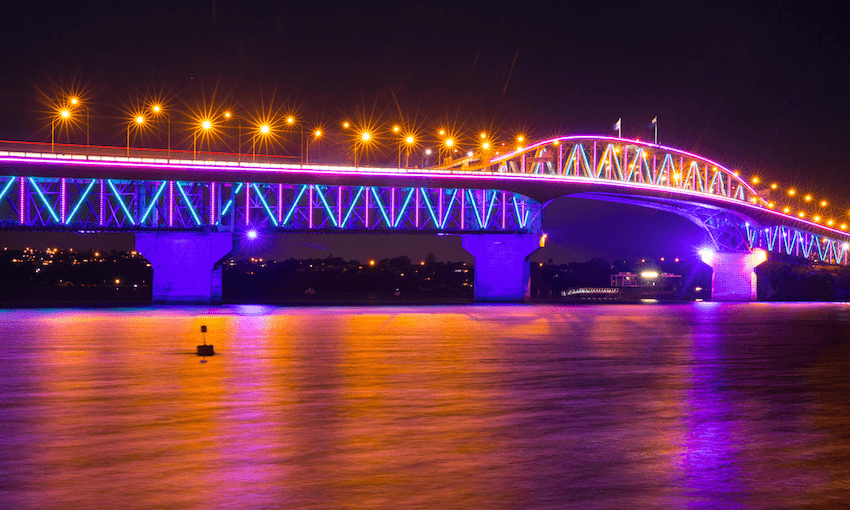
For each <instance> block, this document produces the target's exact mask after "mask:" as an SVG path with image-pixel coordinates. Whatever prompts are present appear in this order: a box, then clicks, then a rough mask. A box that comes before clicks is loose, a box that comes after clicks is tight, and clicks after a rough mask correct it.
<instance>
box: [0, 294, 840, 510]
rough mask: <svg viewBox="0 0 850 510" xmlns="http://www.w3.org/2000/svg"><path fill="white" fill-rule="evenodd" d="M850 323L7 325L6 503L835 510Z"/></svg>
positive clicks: (797, 310) (132, 319)
mask: <svg viewBox="0 0 850 510" xmlns="http://www.w3.org/2000/svg"><path fill="white" fill-rule="evenodd" d="M848 311H850V309H848V307H847V305H842V304H766V303H752V304H740V305H717V304H711V303H704V304H703V303H700V304H691V305H675V306H641V305H631V306H629V305H623V306H612V305H605V306H580V307H567V306H451V307H410V308H308V309H297V308H275V307H267V306H234V307H224V308H147V309H126V310H14V311H8V310H0V340H2V342H3V346H4V348H3V349H2V350H0V369H2V372H1V373H0V428H2V435H0V448H2V452H3V453H2V456H0V473H2V476H0V506H2V507H4V508H5V507H9V508H12V507H15V508H72V507H78V508H80V507H87V508H98V507H104V508H105V507H109V508H151V507H168V508H197V507H210V508H233V507H243V508H258V507H259V508H263V507H265V508H278V507H281V508H286V507H290V508H435V507H436V508H439V507H444V508H564V507H577V508H623V507H629V506H631V507H635V508H644V507H661V508H718V507H722V508H799V507H801V506H805V505H813V506H823V507H830V506H835V504H838V503H840V502H845V503H846V502H847V501H848V485H847V484H848V482H847V481H848V479H850V464H848V460H850V452H848V444H850V443H848V439H850V414H849V413H848V404H847V402H848V401H850V399H848V398H847V395H848V392H847V389H848V378H847V376H848V358H850V347H848V346H849V345H850V344H848V335H849V334H848V325H850V314H848ZM202 324H206V325H207V326H208V328H209V333H207V341H208V343H212V344H214V345H215V348H216V352H217V353H218V354H217V355H216V356H215V357H213V358H209V361H208V362H207V363H205V364H202V363H199V358H198V357H197V356H195V355H194V354H193V353H194V347H195V345H197V344H198V343H200V342H201V335H200V332H199V330H200V326H201V325H202ZM839 506H840V505H839Z"/></svg>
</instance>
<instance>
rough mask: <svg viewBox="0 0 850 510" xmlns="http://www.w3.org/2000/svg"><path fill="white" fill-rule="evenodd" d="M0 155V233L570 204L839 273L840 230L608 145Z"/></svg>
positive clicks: (717, 180) (479, 219) (703, 167)
mask: <svg viewBox="0 0 850 510" xmlns="http://www.w3.org/2000/svg"><path fill="white" fill-rule="evenodd" d="M2 148H3V147H0V149H2ZM8 148H9V149H10V150H0V228H4V229H28V230H69V231H86V232H89V231H92V232H96V231H108V232H116V231H128V232H155V231H199V230H203V231H218V232H241V231H247V230H263V231H280V232H285V231H316V232H342V231H345V232H386V233H390V232H392V233H405V232H412V233H464V234H467V233H491V234H496V233H504V234H516V233H540V232H541V220H542V210H543V207H544V204H545V203H547V202H548V201H550V200H552V199H554V198H557V197H560V196H564V195H570V196H576V197H583V198H590V199H595V200H602V201H615V202H621V203H629V204H635V205H639V206H643V207H650V208H655V209H660V210H665V211H668V212H672V213H675V214H679V215H681V216H684V217H686V218H688V219H690V220H691V221H693V222H694V223H696V224H697V225H699V226H700V227H701V228H703V229H705V231H706V232H708V234H709V236H710V238H711V239H712V241H713V242H714V247H713V248H714V249H715V250H717V251H719V252H730V253H743V252H749V251H752V250H753V249H763V250H766V251H769V252H774V253H782V254H786V255H792V256H796V257H803V258H807V259H810V260H812V261H814V262H820V263H829V264H843V265H847V264H848V262H850V260H848V241H850V236H848V234H847V233H846V232H844V231H842V230H840V229H836V228H831V227H829V226H827V225H824V224H821V223H817V222H814V221H810V220H807V219H803V218H798V217H796V216H791V215H787V214H782V213H781V212H779V211H776V210H774V209H772V208H771V207H770V205H771V203H770V202H769V201H768V198H769V197H768V193H769V191H770V190H757V189H755V188H753V187H752V186H751V185H750V184H749V183H747V182H746V181H744V180H743V179H742V178H740V177H739V176H738V175H737V174H736V173H735V172H733V171H731V170H729V169H728V168H725V167H723V166H722V165H720V164H718V163H716V162H713V161H711V160H709V159H706V158H704V157H702V156H698V155H696V154H691V153H688V152H685V151H681V150H677V149H673V148H669V147H663V146H658V145H654V144H651V143H645V142H637V141H633V140H625V139H619V138H612V137H588V136H569V137H559V138H554V139H551V140H546V141H542V142H539V143H537V144H534V145H531V146H529V147H525V148H523V149H521V150H517V151H514V152H512V153H509V154H504V155H500V156H497V157H492V158H490V157H487V155H486V154H477V155H474V156H472V157H469V158H464V159H461V160H457V161H452V162H451V163H450V164H448V165H444V166H442V167H438V168H430V169H397V168H374V167H351V166H331V165H315V164H310V165H295V164H272V163H256V162H253V161H249V160H247V159H237V158H234V157H233V156H232V155H216V154H203V155H202V157H203V159H168V158H163V157H162V154H160V153H155V152H153V151H138V152H136V151H134V152H133V154H132V155H131V156H130V157H127V156H126V155H123V154H124V150H123V149H120V150H119V149H117V148H86V147H70V148H69V147H63V148H61V149H59V150H58V151H57V153H52V152H48V151H45V150H41V151H38V150H33V146H32V145H27V146H18V147H8Z"/></svg>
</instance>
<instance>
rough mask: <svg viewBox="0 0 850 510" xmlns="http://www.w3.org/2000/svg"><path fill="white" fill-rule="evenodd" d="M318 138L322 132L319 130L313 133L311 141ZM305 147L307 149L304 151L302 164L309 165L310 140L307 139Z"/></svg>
mask: <svg viewBox="0 0 850 510" xmlns="http://www.w3.org/2000/svg"><path fill="white" fill-rule="evenodd" d="M320 136H322V130H321V129H317V130H315V131H313V139H314V140H318V139H319V137H320ZM306 147H307V150H306V151H305V156H304V163H305V164H309V163H310V138H307V144H306Z"/></svg>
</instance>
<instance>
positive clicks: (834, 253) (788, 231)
mask: <svg viewBox="0 0 850 510" xmlns="http://www.w3.org/2000/svg"><path fill="white" fill-rule="evenodd" d="M570 196H571V197H575V198H585V199H590V200H601V201H607V202H616V203H621V204H629V205H635V206H639V207H649V208H652V209H657V210H661V211H666V212H669V213H673V214H677V215H679V216H682V217H684V218H687V219H688V220H690V221H692V222H693V223H694V224H695V225H697V226H698V227H700V228H701V229H703V230H704V231H705V232H706V234H708V237H709V239H710V240H711V247H710V248H709V247H703V248H702V249H701V250H700V255H701V257H702V260H703V262H705V263H706V264H707V265H708V266H710V267H711V268H712V271H713V273H712V293H711V294H712V300H714V301H755V300H756V288H757V285H756V275H755V273H754V269H755V267H756V266H758V265H759V264H761V263H762V262H764V261H765V260H767V253H768V252H772V253H779V254H783V255H791V256H795V257H800V258H806V259H808V260H810V261H812V262H814V263H826V264H845V265H846V264H847V263H848V247H847V243H841V242H840V241H838V240H836V239H833V238H829V237H825V236H821V235H817V234H813V233H811V232H807V231H804V230H799V229H795V228H792V227H788V226H783V225H775V226H767V227H765V226H762V225H759V224H758V223H757V222H756V221H755V220H753V219H752V218H749V217H747V216H746V215H743V214H741V213H739V212H736V211H730V210H728V209H724V208H721V207H714V206H710V205H707V204H699V203H693V202H688V201H684V200H677V199H670V198H660V197H636V196H632V195H619V194H615V193H580V194H574V195H570Z"/></svg>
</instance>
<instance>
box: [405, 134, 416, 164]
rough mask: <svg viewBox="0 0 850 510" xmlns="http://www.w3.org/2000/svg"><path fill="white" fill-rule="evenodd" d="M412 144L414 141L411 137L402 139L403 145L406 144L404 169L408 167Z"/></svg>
mask: <svg viewBox="0 0 850 510" xmlns="http://www.w3.org/2000/svg"><path fill="white" fill-rule="evenodd" d="M414 142H416V139H415V138H413V135H407V137H405V139H404V143H405V144H407V145H406V146H405V151H404V168H408V167H409V166H410V149H411V147H413V144H414Z"/></svg>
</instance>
